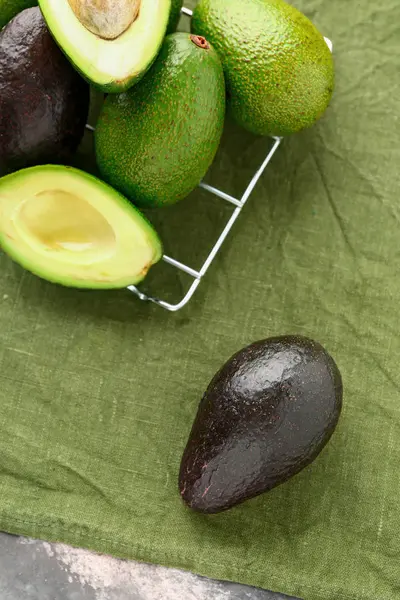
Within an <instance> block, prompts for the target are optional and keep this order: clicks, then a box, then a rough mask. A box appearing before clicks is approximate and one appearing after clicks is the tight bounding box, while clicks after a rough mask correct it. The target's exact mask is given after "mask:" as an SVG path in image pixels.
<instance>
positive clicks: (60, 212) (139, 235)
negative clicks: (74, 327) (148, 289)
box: [0, 165, 162, 289]
mask: <svg viewBox="0 0 400 600" xmlns="http://www.w3.org/2000/svg"><path fill="white" fill-rule="evenodd" d="M0 246H1V247H2V248H3V249H4V251H5V252H7V253H8V254H9V255H10V256H11V258H13V259H14V260H15V261H16V262H18V263H19V264H21V265H22V266H23V267H25V268H26V269H28V270H29V271H31V272H32V273H34V274H36V275H38V276H40V277H42V278H43V279H47V280H49V281H52V282H54V283H59V284H61V285H65V286H71V287H78V288H98V289H100V288H104V289H106V288H122V287H125V286H128V285H129V284H135V283H138V282H139V281H141V280H142V279H143V278H144V277H145V275H146V274H147V272H148V270H149V268H150V267H151V266H152V265H153V264H154V263H156V262H157V261H158V260H159V259H160V258H161V254H162V248H161V242H160V240H159V238H158V236H157V234H156V232H155V231H154V229H153V228H152V227H151V225H150V224H149V223H148V222H147V220H146V219H145V218H144V217H143V216H142V215H141V213H140V212H139V211H138V210H137V209H135V207H134V206H132V204H131V203H130V202H128V201H127V200H126V199H125V198H124V197H123V196H121V195H120V194H118V192H116V191H115V190H113V189H112V188H111V187H109V186H108V185H106V184H105V183H103V182H102V181H100V180H99V179H97V178H96V177H93V176H92V175H88V174H87V173H84V172H83V171H80V170H78V169H74V168H71V167H62V166H55V165H50V166H49V165H47V166H41V167H31V168H29V169H23V170H21V171H17V172H16V173H13V174H11V175H7V176H5V177H3V178H1V179H0Z"/></svg>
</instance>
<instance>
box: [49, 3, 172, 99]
mask: <svg viewBox="0 0 400 600" xmlns="http://www.w3.org/2000/svg"><path fill="white" fill-rule="evenodd" d="M39 5H40V8H41V11H42V13H43V16H44V18H45V20H46V23H47V25H48V27H49V29H50V31H51V33H52V34H53V36H54V38H55V40H56V41H57V43H58V44H59V45H60V47H61V48H62V50H63V51H64V52H65V54H66V55H67V56H68V58H69V59H70V61H71V62H72V63H73V65H74V66H75V67H76V69H77V70H78V71H79V72H80V73H81V74H82V75H83V77H85V79H87V80H88V81H89V82H90V83H92V84H93V85H95V86H97V87H98V88H100V89H101V90H103V91H105V92H108V93H116V92H121V91H124V90H127V89H128V88H130V87H131V86H132V85H133V84H134V83H136V81H138V80H139V79H140V78H141V77H142V76H143V75H144V74H145V73H146V72H147V70H148V69H149V68H150V66H151V65H152V63H153V61H154V59H155V58H156V56H157V54H158V51H159V49H160V47H161V44H162V41H163V39H164V37H165V34H166V31H167V26H168V22H169V17H170V12H171V0H39Z"/></svg>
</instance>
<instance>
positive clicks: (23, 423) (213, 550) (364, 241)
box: [0, 0, 400, 600]
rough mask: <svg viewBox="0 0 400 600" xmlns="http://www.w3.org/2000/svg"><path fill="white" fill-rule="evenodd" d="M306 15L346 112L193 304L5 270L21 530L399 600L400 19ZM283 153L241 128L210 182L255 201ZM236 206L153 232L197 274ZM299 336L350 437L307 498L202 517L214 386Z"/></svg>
mask: <svg viewBox="0 0 400 600" xmlns="http://www.w3.org/2000/svg"><path fill="white" fill-rule="evenodd" d="M188 4H189V5H192V6H193V4H194V3H193V2H192V3H188ZM296 5H297V6H298V7H299V8H300V9H302V10H304V11H305V12H306V14H307V15H309V16H310V17H311V18H312V19H313V20H314V22H315V23H316V24H317V26H318V27H319V28H320V30H321V31H322V32H323V33H324V34H325V35H327V36H329V37H330V38H332V40H333V41H334V52H335V57H336V70H337V84H336V92H335V95H334V99H333V102H332V105H331V107H330V109H329V110H328V112H327V114H326V116H325V117H324V118H323V120H322V121H321V122H320V123H319V124H318V125H316V126H315V127H314V128H312V129H311V130H309V131H307V132H304V133H302V134H299V135H296V136H294V137H292V138H290V139H287V140H285V141H284V143H283V145H282V147H281V148H280V149H279V151H278V153H277V154H276V156H275V158H274V160H273V162H272V164H271V166H270V167H269V168H268V169H267V171H266V173H265V175H264V176H263V178H262V180H261V181H260V184H259V185H258V186H257V188H256V190H255V192H254V195H253V196H252V198H251V199H250V201H249V204H248V205H247V206H246V209H245V210H244V212H243V214H242V216H241V217H240V219H239V221H238V222H237V225H236V226H235V228H234V230H233V232H232V235H231V236H230V237H229V239H228V241H227V243H226V245H225V246H224V247H223V249H222V251H221V254H220V255H219V256H218V258H217V259H216V261H215V263H214V264H213V266H212V268H211V269H210V272H209V273H208V275H207V277H206V278H205V279H204V281H203V282H202V284H201V285H200V287H199V289H198V291H197V294H196V295H195V297H194V298H193V300H192V301H191V303H190V304H189V305H188V306H187V308H185V309H184V310H183V311H182V312H179V313H177V314H169V313H168V312H166V311H164V310H162V309H160V308H158V307H156V306H153V305H149V304H145V303H141V302H140V301H139V300H137V299H136V298H134V297H133V296H131V295H130V294H129V293H128V292H125V291H118V292H101V293H97V292H94V293H92V292H82V291H76V290H69V289H63V288H61V287H57V286H54V285H51V284H48V283H46V282H44V281H41V280H40V279H38V278H36V277H34V276H32V275H30V274H28V273H27V272H24V271H23V270H22V269H21V268H19V267H18V266H16V265H15V264H13V263H12V262H11V261H10V260H9V259H8V258H7V257H6V256H4V255H1V258H0V262H1V270H0V282H1V283H0V286H1V287H0V339H1V345H0V406H1V408H0V527H1V528H2V529H3V530H5V531H8V532H14V533H19V534H27V535H29V536H33V537H39V538H45V539H48V540H61V541H63V542H67V543H71V544H75V545H78V546H84V547H88V548H92V549H95V550H97V551H101V552H106V553H112V554H114V555H117V556H121V557H131V558H135V559H139V560H144V561H150V562H156V563H162V564H164V565H171V566H174V567H180V568H184V569H190V570H192V571H195V572H197V573H201V574H203V575H207V576H210V577H215V578H221V579H229V580H235V581H241V582H243V583H248V584H253V585H256V586H261V587H265V588H270V589H273V590H277V591H281V592H286V593H288V594H293V595H296V596H300V597H302V598H304V599H305V600H395V599H396V598H400V536H399V528H400V504H399V492H400V469H399V464H400V371H399V361H400V335H399V325H398V322H399V305H400V276H399V272H400V230H399V227H400V175H399V173H400V169H399V165H400V150H399V137H400V120H399V119H400V77H399V75H400V64H399V63H400V60H399V51H400V38H399V23H400V3H399V2H398V0H387V1H386V2H385V3H383V4H379V3H375V2H370V0H336V1H335V2H330V1H328V0H325V1H324V0H309V1H308V2H307V1H306V0H302V1H298V2H296ZM89 142H90V140H89V141H88V142H87V143H89ZM89 145H90V144H89ZM267 146H268V142H267V140H265V139H259V138H254V137H252V136H250V135H247V134H246V133H244V132H240V131H238V130H237V129H236V128H235V127H234V126H232V125H231V124H228V125H227V132H226V136H225V140H224V145H223V148H222V150H221V152H220V154H219V157H218V159H217V161H216V163H215V165H214V167H213V168H212V169H211V172H210V174H209V175H208V180H209V181H210V182H212V183H214V184H217V185H219V186H220V187H222V188H223V189H225V190H227V191H229V192H231V193H234V194H236V195H239V194H240V193H241V191H242V190H243V187H244V184H245V182H246V181H247V180H248V179H249V178H250V177H251V175H252V173H253V171H254V170H255V168H256V166H258V164H259V163H260V162H261V160H262V159H263V157H264V156H265V153H266V149H267ZM85 152H86V151H85V150H84V151H83V153H85ZM83 158H84V157H83V154H82V155H81V157H80V158H79V161H81V164H84V163H83V162H82V160H83ZM90 162H92V161H91V160H88V161H86V163H85V164H87V165H88V164H89V163H90ZM230 210H231V209H230V208H229V206H226V205H225V204H224V202H223V201H222V200H218V199H216V198H214V197H211V196H209V195H207V193H206V192H200V191H196V192H195V193H194V194H193V195H192V197H191V198H189V199H188V200H187V201H185V202H183V203H182V204H181V205H180V206H177V207H174V208H171V209H168V210H166V211H165V212H156V213H152V215H151V218H152V219H153V221H154V222H155V223H156V225H157V227H158V228H159V230H160V233H161V235H162V236H163V238H164V239H165V242H166V250H167V251H168V252H169V253H170V254H173V255H174V256H176V257H177V258H180V259H183V260H187V261H190V262H191V264H192V265H193V266H195V267H196V266H199V264H200V263H201V259H202V258H204V254H205V248H206V247H209V246H211V245H212V242H213V241H214V240H215V237H216V236H217V234H218V231H219V229H220V227H221V226H222V223H223V222H224V220H225V219H226V218H227V215H228V214H229V211H230ZM187 283H188V280H187V279H186V278H185V277H184V276H182V277H180V276H177V275H176V272H175V271H173V270H172V269H170V268H168V267H165V268H164V267H160V268H159V269H156V270H155V271H154V274H153V276H152V277H150V279H149V283H148V284H146V287H152V290H153V291H156V292H157V293H159V294H160V295H163V296H164V297H171V298H172V297H175V299H177V297H178V294H179V293H183V291H184V289H186V287H185V286H186V285H187ZM283 333H301V334H305V335H308V336H311V337H313V338H316V339H318V340H319V341H320V342H322V343H323V344H324V345H325V346H326V347H327V349H328V350H329V351H330V352H331V353H332V354H333V355H334V356H335V358H336V360H337V363H338V365H339V367H340V369H341V371H342V375H343V380H344V390H345V393H344V409H343V413H342V418H341V421H340V424H339V427H338V429H337V431H336V433H335V434H334V436H333V438H332V440H331V441H330V443H329V444H328V446H327V447H326V449H325V450H324V451H323V452H322V454H321V455H320V456H319V458H318V459H317V460H316V461H315V463H313V464H312V465H311V466H310V467H308V468H307V469H305V470H304V471H303V472H302V473H300V474H299V475H298V476H296V477H295V478H294V479H292V480H291V481H289V482H288V483H286V484H285V485H283V486H280V487H279V488H276V489H275V490H273V491H271V492H270V493H268V494H266V495H264V496H262V497H259V498H257V499H254V500H252V501H250V502H247V503H245V504H243V505H241V506H240V507H237V508H236V509H233V510H231V511H229V512H227V513H223V514H220V515H214V516H201V515H197V514H194V513H192V512H190V511H189V510H188V509H186V508H185V507H184V506H183V504H182V503H181V499H180V497H179V493H178V489H177V474H178V468H179V462H180V457H181V453H182V451H183V448H184V445H185V442H186V439H187V436H188V433H189V430H190V426H191V423H192V420H193V418H194V415H195V412H196V409H197V404H198V402H199V400H200V398H201V395H202V393H203V391H204V389H205V387H206V386H207V384H208V382H209V380H210V378H211V377H212V375H213V374H214V372H215V371H216V370H217V369H218V368H219V367H220V365H221V364H222V363H223V362H224V361H225V360H226V359H227V358H228V357H229V356H230V355H231V354H232V353H233V352H235V351H236V350H238V349H239V348H241V347H242V346H243V345H245V344H247V343H250V342H251V341H253V340H255V339H259V338H263V337H267V336H270V335H275V334H283Z"/></svg>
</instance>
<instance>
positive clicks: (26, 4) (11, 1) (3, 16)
mask: <svg viewBox="0 0 400 600" xmlns="http://www.w3.org/2000/svg"><path fill="white" fill-rule="evenodd" d="M32 6H37V0H0V29H1V28H2V27H4V25H7V23H8V22H9V21H11V19H12V18H13V17H15V15H17V14H18V13H19V12H21V11H23V10H25V8H31V7H32Z"/></svg>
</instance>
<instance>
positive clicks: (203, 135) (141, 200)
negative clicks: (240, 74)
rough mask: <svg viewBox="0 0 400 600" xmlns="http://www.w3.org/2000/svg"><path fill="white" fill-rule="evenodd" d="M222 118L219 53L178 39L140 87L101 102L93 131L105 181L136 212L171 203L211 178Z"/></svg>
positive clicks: (185, 36)
mask: <svg viewBox="0 0 400 600" xmlns="http://www.w3.org/2000/svg"><path fill="white" fill-rule="evenodd" d="M224 117H225V82H224V74H223V71H222V66H221V61H220V59H219V57H218V54H217V53H216V52H215V50H214V49H213V48H212V47H211V46H210V47H209V48H208V49H204V48H201V47H199V46H197V45H196V44H195V43H193V41H192V40H191V36H190V34H189V33H182V32H178V33H173V34H171V35H169V36H167V37H166V38H165V40H164V43H163V46H162V48H161V51H160V54H159V55H158V57H157V59H156V62H155V63H154V65H153V67H152V68H151V70H150V71H149V72H148V73H147V75H146V76H145V77H144V78H143V79H142V81H141V82H139V83H138V84H137V85H135V86H134V87H133V88H131V89H130V90H129V91H128V92H126V93H124V94H120V95H118V96H113V95H110V96H108V97H107V98H106V100H105V102H104V105H103V107H102V111H101V113H100V116H99V120H98V123H97V127H96V132H95V149H96V160H97V164H98V167H99V169H100V172H101V174H102V177H103V178H104V179H105V181H107V182H108V183H109V184H110V185H112V186H113V187H115V188H116V189H118V190H119V191H120V192H122V193H123V194H124V195H125V196H126V197H127V198H129V199H130V200H131V201H132V202H133V203H134V204H136V205H137V206H139V207H144V208H153V207H162V206H167V205H170V204H174V203H176V202H178V201H179V200H182V199H183V198H185V197H186V196H188V194H189V193H190V192H191V191H192V190H193V189H194V188H195V187H196V186H197V185H198V184H199V183H200V181H201V179H202V178H203V177H204V175H205V174H206V172H207V170H208V168H209V166H210V165H211V163H212V161H213V159H214V156H215V154H216V152H217V150H218V147H219V143H220V140H221V136H222V132H223V127H224Z"/></svg>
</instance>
